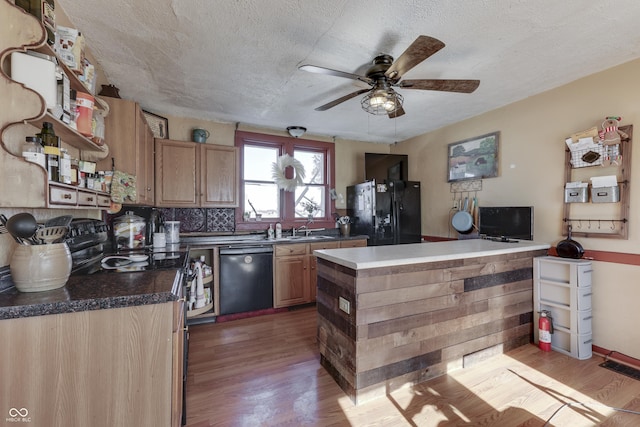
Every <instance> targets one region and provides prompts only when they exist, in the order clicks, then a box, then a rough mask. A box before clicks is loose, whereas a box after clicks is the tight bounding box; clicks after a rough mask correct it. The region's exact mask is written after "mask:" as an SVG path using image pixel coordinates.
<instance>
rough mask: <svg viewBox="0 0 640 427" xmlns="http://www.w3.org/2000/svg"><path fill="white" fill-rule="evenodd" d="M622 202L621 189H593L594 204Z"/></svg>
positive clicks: (616, 187) (615, 186) (615, 187)
mask: <svg viewBox="0 0 640 427" xmlns="http://www.w3.org/2000/svg"><path fill="white" fill-rule="evenodd" d="M619 201H620V187H619V186H617V185H614V186H612V187H591V202H592V203H616V202H619Z"/></svg>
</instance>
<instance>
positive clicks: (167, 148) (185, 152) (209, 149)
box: [155, 139, 239, 207]
mask: <svg viewBox="0 0 640 427" xmlns="http://www.w3.org/2000/svg"><path fill="white" fill-rule="evenodd" d="M238 171H239V157H238V156H237V149H236V148H235V147H228V146H223V145H214V144H197V143H193V142H185V141H173V140H169V139H158V140H156V153H155V179H156V196H155V202H156V206H161V207H236V206H238V178H239V176H238Z"/></svg>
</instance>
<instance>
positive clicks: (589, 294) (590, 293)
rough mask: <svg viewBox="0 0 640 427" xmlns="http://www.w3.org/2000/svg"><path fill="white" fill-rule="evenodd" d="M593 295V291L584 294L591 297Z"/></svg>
mask: <svg viewBox="0 0 640 427" xmlns="http://www.w3.org/2000/svg"><path fill="white" fill-rule="evenodd" d="M591 295H593V292H589V293H588V294H584V295H582V296H583V297H590V296H591Z"/></svg>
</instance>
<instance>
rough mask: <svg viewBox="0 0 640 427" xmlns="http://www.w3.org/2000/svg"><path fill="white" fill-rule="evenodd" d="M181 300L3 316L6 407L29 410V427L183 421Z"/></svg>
mask: <svg viewBox="0 0 640 427" xmlns="http://www.w3.org/2000/svg"><path fill="white" fill-rule="evenodd" d="M177 305H179V306H181V305H182V302H167V303H162V304H150V305H142V306H135V307H126V308H114V309H104V310H93V311H82V312H77V313H65V314H52V315H43V316H34V317H25V318H18V319H6V320H0V325H2V327H1V328H0V342H3V343H5V344H4V345H2V346H0V358H1V360H2V363H1V364H0V378H2V381H1V382H0V404H1V405H2V407H0V412H2V413H3V414H5V415H6V416H9V415H7V414H11V412H9V411H10V409H11V408H17V409H20V410H22V408H24V410H26V411H28V419H29V425H30V426H47V427H55V426H98V427H100V426H105V427H106V426H116V425H130V426H134V425H135V426H178V425H180V423H179V421H180V411H181V406H182V400H181V399H182V373H181V372H176V369H182V357H183V356H182V343H183V341H182V333H181V332H180V331H181V329H182V324H181V323H180V318H181V317H182V312H181V310H180V309H179V308H178V307H177ZM177 313H178V314H179V316H178V317H176V315H177ZM178 398H179V400H177V401H175V402H173V400H175V399H178ZM26 411H24V412H26ZM172 411H173V414H172ZM14 412H15V411H14Z"/></svg>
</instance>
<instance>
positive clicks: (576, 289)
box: [533, 256, 593, 360]
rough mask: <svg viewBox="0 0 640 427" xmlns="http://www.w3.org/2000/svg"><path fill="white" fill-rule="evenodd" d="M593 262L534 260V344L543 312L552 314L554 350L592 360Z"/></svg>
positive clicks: (543, 258)
mask: <svg viewBox="0 0 640 427" xmlns="http://www.w3.org/2000/svg"><path fill="white" fill-rule="evenodd" d="M591 272H592V265H591V261H587V260H579V259H578V260H574V259H567V258H558V257H551V256H545V257H538V258H534V260H533V305H534V308H533V317H534V323H533V324H534V328H533V330H534V340H535V342H536V343H538V320H539V317H540V311H541V310H547V311H549V312H550V313H551V317H552V319H553V330H554V333H553V334H552V335H551V348H552V349H553V350H555V351H558V352H560V353H564V354H567V355H569V356H571V357H575V358H576V359H580V360H584V359H589V358H590V357H591V354H592V352H591V343H592V341H593V340H592V330H591V318H592V315H591V294H592V292H591Z"/></svg>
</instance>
